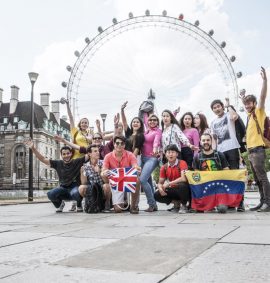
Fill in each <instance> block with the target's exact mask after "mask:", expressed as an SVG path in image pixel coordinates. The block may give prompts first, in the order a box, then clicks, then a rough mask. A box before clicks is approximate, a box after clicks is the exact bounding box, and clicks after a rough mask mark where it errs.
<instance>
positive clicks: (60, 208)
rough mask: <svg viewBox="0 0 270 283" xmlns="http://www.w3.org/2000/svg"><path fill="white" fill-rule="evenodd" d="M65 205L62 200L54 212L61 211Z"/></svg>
mask: <svg viewBox="0 0 270 283" xmlns="http://www.w3.org/2000/svg"><path fill="white" fill-rule="evenodd" d="M64 207H65V202H64V201H63V200H62V202H61V204H60V206H59V207H58V208H57V209H56V212H57V213H58V212H63V209H64Z"/></svg>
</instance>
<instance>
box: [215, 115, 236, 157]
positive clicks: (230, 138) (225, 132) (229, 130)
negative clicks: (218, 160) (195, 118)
mask: <svg viewBox="0 0 270 283" xmlns="http://www.w3.org/2000/svg"><path fill="white" fill-rule="evenodd" d="M211 132H212V134H213V135H215V136H216V137H217V151H221V152H225V151H228V150H231V149H235V148H239V147H240V145H239V143H238V141H237V138H236V134H235V121H233V120H231V119H230V113H229V112H227V113H224V115H223V116H222V117H218V118H216V119H215V120H214V121H212V123H211Z"/></svg>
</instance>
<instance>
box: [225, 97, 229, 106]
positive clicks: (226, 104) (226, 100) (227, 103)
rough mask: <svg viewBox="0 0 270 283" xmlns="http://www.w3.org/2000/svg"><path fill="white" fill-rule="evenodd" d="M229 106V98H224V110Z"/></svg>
mask: <svg viewBox="0 0 270 283" xmlns="http://www.w3.org/2000/svg"><path fill="white" fill-rule="evenodd" d="M229 105H230V98H229V97H225V105H224V106H225V108H226V107H228V106H229Z"/></svg>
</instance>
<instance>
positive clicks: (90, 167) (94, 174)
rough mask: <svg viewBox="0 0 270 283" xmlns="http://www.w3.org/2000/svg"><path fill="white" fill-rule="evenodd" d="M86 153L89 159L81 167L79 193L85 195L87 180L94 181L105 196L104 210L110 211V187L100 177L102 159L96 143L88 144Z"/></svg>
mask: <svg viewBox="0 0 270 283" xmlns="http://www.w3.org/2000/svg"><path fill="white" fill-rule="evenodd" d="M87 155H88V156H89V161H88V162H87V163H85V164H84V165H83V166H82V168H81V185H80V187H79V192H80V195H81V196H82V197H84V196H85V193H86V189H87V185H88V184H89V182H93V183H96V184H97V185H98V186H99V187H100V189H103V194H104V198H105V209H104V212H110V200H111V189H110V186H109V185H108V184H104V182H103V179H102V177H101V169H102V165H103V161H102V160H100V159H99V157H100V154H99V146H98V145H96V144H92V145H90V146H89V147H88V148H87Z"/></svg>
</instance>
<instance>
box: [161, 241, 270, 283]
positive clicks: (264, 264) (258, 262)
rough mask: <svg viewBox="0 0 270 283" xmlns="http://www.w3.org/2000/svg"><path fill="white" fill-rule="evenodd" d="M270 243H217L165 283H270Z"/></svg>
mask: <svg viewBox="0 0 270 283" xmlns="http://www.w3.org/2000/svg"><path fill="white" fill-rule="evenodd" d="M269 261H270V246H262V245H261V246H258V245H237V244H234V245H230V244H216V245H215V246H214V247H212V248H211V249H208V250H207V251H205V252H204V253H203V254H201V255H200V256H198V257H197V258H196V259H194V260H192V261H191V262H189V263H188V264H187V265H185V266H184V267H182V268H181V269H179V270H178V271H177V272H175V273H174V274H173V275H171V276H170V277H169V278H168V279H166V280H164V281H162V282H164V283H179V282H185V283H210V282H213V283H215V282H218V283H228V282H234V283H243V282H256V283H266V282H270V273H269Z"/></svg>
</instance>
